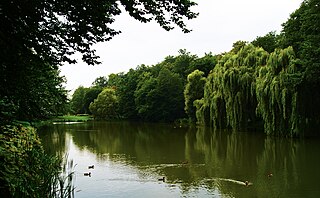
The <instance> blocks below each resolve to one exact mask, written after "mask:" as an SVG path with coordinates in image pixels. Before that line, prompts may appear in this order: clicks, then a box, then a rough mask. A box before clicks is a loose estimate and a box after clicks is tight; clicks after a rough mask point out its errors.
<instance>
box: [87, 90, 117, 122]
mask: <svg viewBox="0 0 320 198" xmlns="http://www.w3.org/2000/svg"><path fill="white" fill-rule="evenodd" d="M117 106H118V97H117V96H116V92H115V90H114V89H112V88H105V89H104V90H103V91H102V92H101V93H100V94H99V95H98V97H97V99H95V100H94V102H92V103H91V104H90V106H89V109H90V111H91V112H92V114H93V116H94V117H95V118H98V119H117V118H119V116H118V112H117V109H118V107H117Z"/></svg>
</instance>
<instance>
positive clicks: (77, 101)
mask: <svg viewBox="0 0 320 198" xmlns="http://www.w3.org/2000/svg"><path fill="white" fill-rule="evenodd" d="M87 89H88V88H85V87H83V86H79V87H78V88H77V89H76V90H75V91H74V93H73V95H72V99H71V101H70V104H71V109H72V111H73V112H74V113H75V114H79V113H81V114H82V113H86V112H85V95H86V90H87Z"/></svg>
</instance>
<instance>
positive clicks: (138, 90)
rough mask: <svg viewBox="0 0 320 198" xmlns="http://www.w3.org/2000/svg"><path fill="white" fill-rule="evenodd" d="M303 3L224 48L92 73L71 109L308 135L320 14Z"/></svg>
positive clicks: (315, 105)
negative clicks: (274, 26) (273, 25)
mask: <svg viewBox="0 0 320 198" xmlns="http://www.w3.org/2000/svg"><path fill="white" fill-rule="evenodd" d="M319 6H320V5H319V2H318V1H304V2H303V3H302V4H301V7H300V8H299V9H298V10H296V11H295V12H294V13H293V14H291V16H290V18H289V20H288V21H287V22H286V23H284V24H283V29H282V31H281V33H280V34H276V33H275V32H270V33H268V34H266V35H265V36H262V37H257V38H256V39H255V40H254V41H252V42H251V43H248V42H246V41H237V42H235V43H234V44H233V48H232V50H231V51H230V52H227V53H222V54H218V55H213V54H211V53H208V54H206V55H205V56H203V57H197V56H196V55H192V54H190V53H189V52H187V51H186V50H180V51H179V55H178V56H168V57H166V58H165V60H163V61H162V62H161V63H158V64H156V65H152V66H146V65H140V66H138V67H137V68H135V69H130V71H129V72H127V73H118V74H111V75H109V76H108V77H99V78H97V79H96V80H95V81H94V82H93V84H92V86H91V87H89V88H84V87H79V88H78V89H77V90H76V91H75V92H74V94H73V97H72V99H71V102H70V104H71V109H72V110H73V112H74V113H89V114H93V115H94V116H95V117H96V118H98V119H126V120H143V121H156V122H158V121H161V122H172V121H175V120H177V119H182V118H187V119H188V120H189V122H190V123H197V124H201V125H208V126H211V127H214V128H231V129H234V130H238V129H243V128H250V127H262V128H263V129H264V131H265V133H267V134H273V135H282V136H303V135H315V132H316V130H318V129H319V128H320V113H319V112H320V83H319V82H320V60H319V59H320V42H319V40H320V33H319V28H318V27H319V26H320V24H319V21H320V13H319V12H317V9H318V8H319Z"/></svg>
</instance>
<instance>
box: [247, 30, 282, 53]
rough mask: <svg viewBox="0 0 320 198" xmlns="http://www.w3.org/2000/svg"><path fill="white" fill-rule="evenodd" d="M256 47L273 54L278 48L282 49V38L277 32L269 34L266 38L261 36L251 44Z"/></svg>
mask: <svg viewBox="0 0 320 198" xmlns="http://www.w3.org/2000/svg"><path fill="white" fill-rule="evenodd" d="M251 44H253V45H254V46H256V47H262V48H263V49H264V50H266V51H267V52H269V53H271V52H273V51H274V50H275V49H276V48H278V47H280V36H279V35H277V34H276V32H275V31H273V32H269V33H268V34H266V35H265V36H259V37H257V38H256V39H255V40H253V41H252V42H251Z"/></svg>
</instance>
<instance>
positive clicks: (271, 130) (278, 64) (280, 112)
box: [194, 44, 307, 136]
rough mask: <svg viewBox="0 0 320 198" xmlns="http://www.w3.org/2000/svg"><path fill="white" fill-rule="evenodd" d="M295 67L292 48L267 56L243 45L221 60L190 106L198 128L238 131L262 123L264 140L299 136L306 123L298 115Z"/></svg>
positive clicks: (279, 50) (297, 84)
mask: <svg viewBox="0 0 320 198" xmlns="http://www.w3.org/2000/svg"><path fill="white" fill-rule="evenodd" d="M297 62H298V59H296V56H295V53H294V51H293V49H292V47H288V48H286V49H276V50H275V51H274V52H272V53H271V54H269V53H268V52H266V51H264V50H263V49H262V48H257V47H254V46H253V45H251V44H249V45H246V46H244V47H243V48H241V49H240V50H239V51H238V52H236V53H235V52H233V51H231V52H229V53H227V54H225V55H224V56H223V57H222V58H221V60H220V61H219V63H218V64H217V65H216V67H215V68H214V69H213V70H212V71H211V73H210V74H209V75H208V78H207V81H206V84H205V87H204V97H203V98H202V99H200V100H197V101H195V103H194V104H195V106H196V108H197V112H196V116H197V121H198V123H199V124H205V125H210V126H213V127H214V128H231V129H234V130H238V129H241V128H247V127H251V126H253V125H255V124H257V123H259V122H262V123H263V126H264V130H265V132H266V133H267V134H274V135H284V136H298V135H301V133H302V131H301V130H302V126H305V124H306V120H307V119H305V118H304V117H303V116H302V115H301V114H299V112H298V107H299V105H303V103H301V102H299V101H301V100H299V98H301V97H299V86H300V85H301V81H302V73H301V72H300V70H299V64H297ZM300 96H301V94H300ZM300 108H301V107H300Z"/></svg>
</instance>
